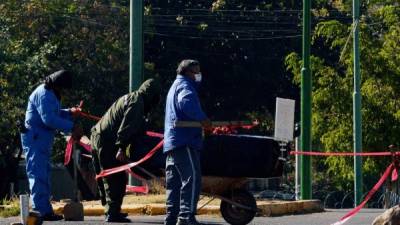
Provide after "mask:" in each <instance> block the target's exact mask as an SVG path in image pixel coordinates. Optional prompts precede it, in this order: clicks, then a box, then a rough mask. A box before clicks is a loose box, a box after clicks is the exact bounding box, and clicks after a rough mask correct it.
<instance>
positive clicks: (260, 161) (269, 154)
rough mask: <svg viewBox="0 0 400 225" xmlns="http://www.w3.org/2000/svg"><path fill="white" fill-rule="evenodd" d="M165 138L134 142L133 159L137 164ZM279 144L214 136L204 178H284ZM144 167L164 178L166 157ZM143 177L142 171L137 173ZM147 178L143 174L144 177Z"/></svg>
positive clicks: (207, 146)
mask: <svg viewBox="0 0 400 225" xmlns="http://www.w3.org/2000/svg"><path fill="white" fill-rule="evenodd" d="M160 140H161V139H159V138H156V137H149V136H146V137H144V138H142V139H140V140H138V141H135V143H133V151H132V152H131V160H133V161H137V160H139V159H140V158H142V157H143V156H144V155H146V154H147V152H148V151H149V150H150V149H152V148H153V147H154V146H155V145H156V144H157V143H158V142H159V141H160ZM279 156H280V150H279V145H278V143H277V142H276V141H274V140H272V139H270V138H268V137H264V136H251V135H212V136H209V137H207V138H205V140H204V149H203V150H202V151H201V167H202V175H203V176H220V177H254V178H268V177H275V176H281V175H282V168H283V167H282V162H281V161H279V160H278V157H279ZM141 167H143V168H144V169H146V170H148V171H150V172H152V173H154V174H155V175H158V176H161V175H163V171H164V168H165V155H164V154H163V153H162V150H160V151H159V152H157V153H156V154H155V155H154V156H153V157H152V158H150V159H149V160H148V161H146V162H144V163H143V164H141ZM134 171H135V172H137V173H140V174H142V173H141V172H140V171H138V170H134ZM142 175H143V174H142Z"/></svg>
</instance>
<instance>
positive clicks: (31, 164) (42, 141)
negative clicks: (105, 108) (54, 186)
mask: <svg viewBox="0 0 400 225" xmlns="http://www.w3.org/2000/svg"><path fill="white" fill-rule="evenodd" d="M60 107H61V106H60V101H59V100H58V99H57V97H56V95H55V94H54V92H53V91H52V90H47V89H46V88H44V84H42V85H40V86H39V87H37V88H36V89H35V90H34V91H33V92H32V94H31V95H30V96H29V101H28V108H27V110H26V114H25V127H26V128H27V129H28V130H27V131H26V132H24V133H22V134H21V142H22V147H23V149H24V152H25V156H26V173H27V176H28V181H29V188H30V190H31V198H32V202H33V205H32V207H33V209H34V210H35V211H39V212H40V214H41V215H45V214H47V213H52V212H53V209H52V207H51V204H50V202H49V199H50V194H51V193H50V190H51V188H50V187H51V183H50V179H49V178H50V168H51V167H50V155H51V154H50V153H51V148H52V145H53V141H54V134H55V131H56V130H60V131H62V132H64V133H69V132H71V130H72V126H73V123H72V121H71V115H70V112H69V111H68V110H62V109H60Z"/></svg>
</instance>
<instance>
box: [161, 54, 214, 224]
mask: <svg viewBox="0 0 400 225" xmlns="http://www.w3.org/2000/svg"><path fill="white" fill-rule="evenodd" d="M176 72H177V76H176V79H175V81H174V83H173V84H172V86H171V88H170V89H169V92H168V96H167V102H166V108H165V125H164V126H165V128H164V129H165V130H164V153H165V154H166V155H167V157H166V168H165V173H166V175H165V177H166V189H167V190H166V195H167V201H166V206H167V214H166V218H165V222H164V224H165V225H198V224H200V223H199V222H197V221H196V219H195V214H196V210H197V202H198V199H199V195H200V188H201V169H200V152H199V151H200V150H201V149H202V144H203V140H202V128H195V127H176V126H175V122H177V121H199V122H200V123H201V124H202V126H203V128H205V129H206V130H209V129H210V127H211V122H210V120H209V119H208V118H207V116H206V114H205V113H204V112H203V110H202V108H201V106H200V101H199V97H198V95H197V87H198V86H199V84H200V82H201V80H202V76H201V73H200V64H199V62H198V61H196V60H190V59H188V60H183V61H182V62H181V63H180V64H179V66H178V68H177V70H176Z"/></svg>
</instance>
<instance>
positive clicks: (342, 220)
mask: <svg viewBox="0 0 400 225" xmlns="http://www.w3.org/2000/svg"><path fill="white" fill-rule="evenodd" d="M393 168H394V165H393V163H391V164H390V165H389V166H388V167H387V168H386V170H385V172H384V173H383V175H382V177H381V179H379V181H378V183H376V184H375V186H374V187H373V188H372V189H371V190H370V191H369V192H368V194H367V196H366V197H365V199H364V201H362V202H361V204H359V205H358V206H357V207H356V208H354V209H353V210H351V211H350V212H348V213H347V214H346V215H345V216H343V217H342V218H340V221H338V222H336V223H333V224H331V225H341V224H344V223H345V222H346V221H348V220H349V219H351V218H352V217H353V216H354V215H356V214H357V213H358V211H360V210H361V209H362V208H363V207H364V205H365V204H366V203H367V202H368V201H369V199H370V198H371V197H372V196H373V195H374V194H375V192H376V191H377V190H378V189H379V188H380V187H381V186H382V184H383V182H385V180H386V179H387V178H388V176H389V174H390V172H392V170H393Z"/></svg>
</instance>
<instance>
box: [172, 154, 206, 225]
mask: <svg viewBox="0 0 400 225" xmlns="http://www.w3.org/2000/svg"><path fill="white" fill-rule="evenodd" d="M165 167H166V168H165V178H166V195H167V201H166V206H167V214H166V218H165V224H167V225H169V224H176V221H177V219H178V218H180V219H185V220H191V219H193V218H194V215H195V214H196V211H197V202H198V201H199V195H200V190H201V169H200V155H199V151H198V150H194V149H191V148H189V147H181V148H177V149H174V150H172V151H170V152H168V153H167V158H166V165H165Z"/></svg>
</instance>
